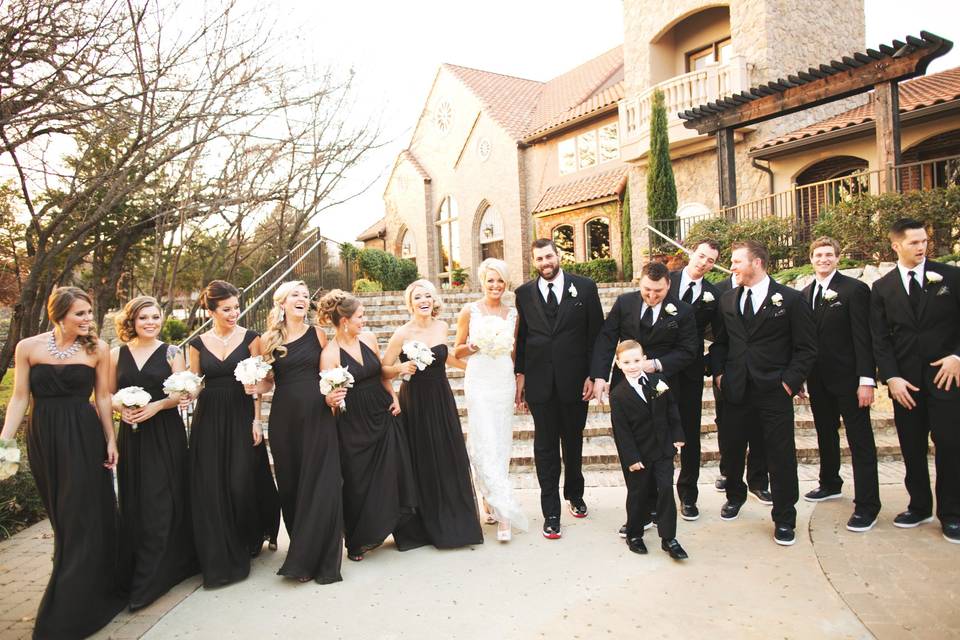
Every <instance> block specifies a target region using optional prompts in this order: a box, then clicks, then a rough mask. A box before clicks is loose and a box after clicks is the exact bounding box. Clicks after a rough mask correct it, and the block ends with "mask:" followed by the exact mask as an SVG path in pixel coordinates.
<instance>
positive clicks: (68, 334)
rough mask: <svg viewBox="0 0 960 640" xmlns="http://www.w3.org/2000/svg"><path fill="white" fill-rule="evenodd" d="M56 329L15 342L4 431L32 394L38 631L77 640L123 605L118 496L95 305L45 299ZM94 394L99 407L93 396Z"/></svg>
mask: <svg viewBox="0 0 960 640" xmlns="http://www.w3.org/2000/svg"><path fill="white" fill-rule="evenodd" d="M47 314H48V317H49V318H50V320H51V322H52V323H53V324H54V326H55V329H54V330H53V331H51V332H47V333H41V334H40V335H37V336H33V337H31V338H27V339H25V340H22V341H21V342H20V343H19V344H18V345H17V350H16V356H15V358H16V369H15V373H14V375H15V379H14V389H13V395H12V396H11V398H10V402H9V404H8V405H7V413H6V418H5V420H4V425H3V432H2V434H0V437H2V438H3V439H5V440H6V439H10V438H13V437H14V436H15V435H16V433H17V429H18V428H19V426H20V423H21V421H22V420H23V417H24V415H25V413H26V410H27V406H28V404H29V403H30V397H31V396H32V397H33V412H32V415H31V417H30V423H29V426H28V427H27V452H28V455H29V460H30V470H31V471H32V472H33V477H34V480H36V483H37V489H38V491H39V493H40V497H41V499H42V500H43V505H44V507H45V508H46V510H47V515H48V516H49V517H50V524H51V525H52V526H53V566H52V573H51V575H50V582H49V583H48V584H47V590H46V591H45V592H44V594H43V599H42V600H41V601H40V608H39V610H38V611H37V619H36V624H35V626H34V629H33V637H34V638H43V639H47V638H65V639H66V638H81V637H85V636H88V635H91V634H93V633H94V632H96V631H97V630H98V629H100V628H101V627H103V626H104V625H106V624H107V623H108V622H110V620H112V619H113V617H114V616H115V615H116V614H117V613H119V612H120V611H122V610H123V608H124V607H125V606H126V604H127V594H126V593H125V590H124V587H123V582H124V580H123V576H122V571H121V569H120V562H119V557H120V554H119V550H118V549H119V542H120V541H119V536H118V517H117V504H116V497H115V495H114V493H113V480H112V477H111V473H110V469H112V468H113V467H114V466H115V465H116V462H117V447H116V440H115V438H114V432H113V418H112V411H111V408H110V388H109V377H110V349H109V348H108V347H107V345H106V343H105V342H103V341H101V340H98V339H97V336H96V333H95V332H94V329H93V304H92V302H91V300H90V297H89V296H88V295H87V294H86V293H85V292H84V291H83V290H81V289H78V288H76V287H59V288H57V289H55V290H54V292H53V293H52V294H51V296H50V298H49V300H48V301H47ZM92 393H93V394H94V397H95V399H96V407H94V406H93V405H91V404H90V396H91V394H92Z"/></svg>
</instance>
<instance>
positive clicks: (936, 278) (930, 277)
mask: <svg viewBox="0 0 960 640" xmlns="http://www.w3.org/2000/svg"><path fill="white" fill-rule="evenodd" d="M924 276H926V278H927V282H933V283H937V282H940V281H941V280H943V276H942V275H940V274H939V273H937V272H936V271H927V272H926V273H925V274H924Z"/></svg>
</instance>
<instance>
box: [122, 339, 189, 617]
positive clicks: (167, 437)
mask: <svg viewBox="0 0 960 640" xmlns="http://www.w3.org/2000/svg"><path fill="white" fill-rule="evenodd" d="M167 349H168V345H166V344H161V345H160V346H159V347H158V348H157V350H156V351H154V352H153V353H152V354H150V357H149V358H147V361H146V362H145V363H144V364H143V369H137V363H136V361H135V360H134V359H133V354H131V353H130V349H128V348H127V347H126V346H122V347H120V354H119V356H118V358H117V388H118V389H123V388H124V387H131V386H136V387H143V389H144V390H146V391H148V392H149V393H150V397H151V399H152V400H154V401H156V400H163V399H164V398H166V394H164V393H163V381H164V380H166V379H167V377H168V376H169V375H170V374H171V373H173V370H172V369H171V368H170V363H169V362H168V361H167V358H166V354H167ZM117 447H118V449H119V450H120V463H119V464H118V465H117V485H118V487H119V489H120V496H119V497H120V524H121V532H122V534H123V539H124V541H125V543H126V545H127V546H129V551H130V554H131V558H130V563H131V567H132V568H131V574H132V578H131V583H130V608H131V609H133V610H136V609H140V608H142V607H145V606H147V605H148V604H150V603H151V602H153V601H154V600H156V599H157V598H159V597H160V596H162V595H163V594H164V593H166V592H167V591H169V590H170V588H171V587H173V586H174V585H176V584H178V583H179V582H180V581H181V580H184V579H186V578H189V577H190V576H192V575H195V574H196V573H197V572H198V571H199V570H200V567H199V565H198V564H197V554H196V551H195V550H194V548H193V524H192V522H191V519H190V502H189V482H188V475H187V472H188V458H187V432H186V429H185V428H184V426H183V420H182V419H181V418H180V412H179V411H177V409H175V408H174V409H164V410H162V411H158V412H157V414H156V415H155V416H153V417H152V418H150V419H149V420H146V421H145V422H142V423H140V424H139V425H138V426H137V430H136V431H134V430H133V428H132V427H131V425H129V424H127V423H125V422H121V423H120V433H119V434H118V436H117Z"/></svg>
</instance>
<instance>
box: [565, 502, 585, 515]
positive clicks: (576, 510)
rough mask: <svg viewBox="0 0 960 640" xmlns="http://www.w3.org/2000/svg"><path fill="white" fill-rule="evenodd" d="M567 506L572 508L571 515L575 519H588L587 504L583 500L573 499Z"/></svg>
mask: <svg viewBox="0 0 960 640" xmlns="http://www.w3.org/2000/svg"><path fill="white" fill-rule="evenodd" d="M567 506H568V507H569V508H570V513H571V514H572V515H573V517H574V518H586V517H587V503H586V502H584V501H583V500H582V499H581V498H571V499H570V500H569V501H568V504H567Z"/></svg>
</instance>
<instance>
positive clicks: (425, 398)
mask: <svg viewBox="0 0 960 640" xmlns="http://www.w3.org/2000/svg"><path fill="white" fill-rule="evenodd" d="M431 350H432V351H433V356H434V357H433V363H432V364H430V365H429V366H428V367H427V368H426V369H424V370H423V371H418V372H416V373H415V374H413V376H411V378H410V380H408V381H405V382H403V383H402V384H401V385H400V394H399V395H400V409H401V414H400V415H401V416H403V424H404V431H405V432H406V434H407V442H408V443H409V445H410V456H411V458H412V460H413V472H414V475H415V476H416V479H417V493H418V496H419V498H420V519H421V521H422V523H423V532H424V533H425V536H426V538H425V541H426V542H427V543H428V544H432V545H433V546H435V547H437V548H440V549H449V548H453V547H463V546H466V545H471V544H483V531H482V529H481V527H480V520H479V518H478V517H477V499H476V497H475V495H474V492H473V481H472V480H471V476H470V459H469V458H468V457H467V447H466V444H465V443H464V441H463V430H462V427H461V426H460V417H459V415H457V402H456V400H455V399H454V397H453V391H451V389H450V383H449V382H448V381H447V369H446V361H447V345H445V344H438V345H437V346H435V347H432V349H431ZM400 359H401V360H402V361H406V360H407V357H406V355H404V354H402V353H401V354H400Z"/></svg>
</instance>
